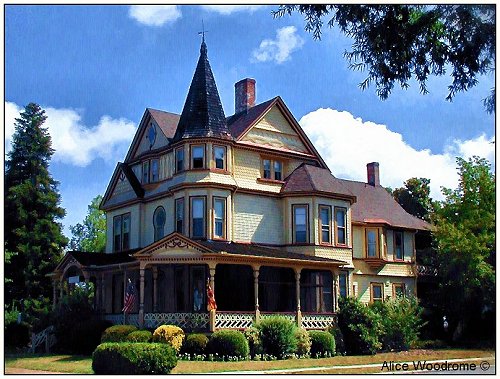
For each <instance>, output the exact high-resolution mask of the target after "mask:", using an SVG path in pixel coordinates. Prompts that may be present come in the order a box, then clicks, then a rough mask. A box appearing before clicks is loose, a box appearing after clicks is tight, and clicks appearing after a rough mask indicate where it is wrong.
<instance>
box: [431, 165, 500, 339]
mask: <svg viewBox="0 0 500 379" xmlns="http://www.w3.org/2000/svg"><path fill="white" fill-rule="evenodd" d="M457 164H458V173H459V176H460V180H459V185H458V188H457V189H455V190H451V189H447V188H444V189H443V194H444V195H445V196H446V199H445V200H444V201H442V202H440V203H439V204H438V207H437V209H436V212H435V215H434V216H433V221H434V223H435V226H436V228H435V231H434V232H433V237H434V239H435V242H436V248H437V252H438V264H439V267H438V270H439V278H440V281H441V282H440V292H441V304H442V305H443V307H444V311H445V314H446V316H447V317H448V320H449V322H450V329H451V330H455V333H454V338H455V339H459V338H460V337H462V338H466V339H471V338H474V337H475V338H480V337H481V332H483V333H484V334H483V336H487V337H492V335H494V332H493V331H494V322H495V318H494V311H495V256H496V251H495V176H494V174H493V173H492V172H491V170H490V165H489V163H488V161H487V160H485V159H480V158H478V157H474V158H471V159H469V160H464V159H462V158H457ZM492 332H493V333H492ZM493 338H494V337H493Z"/></svg>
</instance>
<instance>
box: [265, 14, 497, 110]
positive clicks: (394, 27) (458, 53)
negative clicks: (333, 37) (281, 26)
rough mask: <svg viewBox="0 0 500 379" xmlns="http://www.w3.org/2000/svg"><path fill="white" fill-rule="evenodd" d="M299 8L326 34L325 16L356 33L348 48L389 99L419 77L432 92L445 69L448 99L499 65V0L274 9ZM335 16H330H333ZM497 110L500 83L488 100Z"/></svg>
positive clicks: (356, 66)
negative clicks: (431, 83)
mask: <svg viewBox="0 0 500 379" xmlns="http://www.w3.org/2000/svg"><path fill="white" fill-rule="evenodd" d="M294 11H297V12H299V13H301V14H302V15H304V18H305V30H306V31H307V32H311V33H313V37H314V38H315V39H320V38H321V31H322V27H323V17H324V16H327V15H331V18H330V20H329V21H328V26H329V27H330V28H333V27H334V26H337V27H338V28H339V29H340V31H341V32H342V33H344V34H345V35H346V36H348V37H351V38H353V40H354V41H353V44H352V51H349V52H345V53H344V56H345V58H347V60H348V61H349V63H350V64H349V67H350V68H351V69H353V70H367V71H368V77H367V78H366V79H365V80H364V81H363V82H361V83H360V87H361V89H366V88H368V86H369V85H370V84H372V83H374V84H375V86H376V92H377V95H378V96H379V97H380V98H381V99H383V100H385V99H387V97H388V96H389V95H390V93H391V91H392V90H393V88H394V84H395V83H399V85H400V86H401V88H403V89H407V88H408V87H409V81H410V80H411V79H415V80H416V81H417V82H418V84H419V86H420V91H421V92H422V93H423V94H425V93H427V92H428V90H427V87H426V83H427V79H428V77H429V75H437V76H441V75H445V74H446V72H447V70H448V69H449V70H451V78H452V82H451V83H450V84H449V86H448V96H447V97H446V100H448V101H451V100H452V99H453V98H454V97H455V95H456V94H457V93H458V92H462V91H467V90H469V89H470V88H472V87H474V86H475V85H476V84H477V83H478V80H479V79H478V78H479V76H481V75H483V74H486V73H489V72H494V70H495V40H496V34H495V30H496V23H495V5H494V4H489V5H465V4H464V5H433V6H430V5H393V4H386V5H282V6H280V7H279V8H278V10H277V11H274V12H273V15H274V17H283V16H284V15H286V14H291V13H292V12H294ZM329 17H330V16H329ZM483 103H484V106H485V108H486V110H487V111H488V112H489V113H492V112H494V111H495V89H494V88H493V89H492V90H491V93H490V94H489V95H488V96H487V97H486V98H485V99H484V100H483Z"/></svg>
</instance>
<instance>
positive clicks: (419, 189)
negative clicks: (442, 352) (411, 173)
mask: <svg viewBox="0 0 500 379" xmlns="http://www.w3.org/2000/svg"><path fill="white" fill-rule="evenodd" d="M430 182H431V181H430V179H426V178H410V179H408V180H407V181H406V182H405V183H404V187H400V188H396V189H395V190H394V191H392V196H393V197H394V199H395V200H396V201H397V202H398V203H399V205H401V206H402V207H403V209H404V210H405V211H406V212H408V213H409V214H411V215H413V216H415V217H418V218H420V219H422V220H425V221H429V218H430V214H431V212H432V200H431V198H430V193H431V190H430V188H429V183H430Z"/></svg>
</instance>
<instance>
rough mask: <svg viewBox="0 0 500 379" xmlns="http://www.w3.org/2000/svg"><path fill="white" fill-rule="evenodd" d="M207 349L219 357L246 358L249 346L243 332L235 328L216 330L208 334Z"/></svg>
mask: <svg viewBox="0 0 500 379" xmlns="http://www.w3.org/2000/svg"><path fill="white" fill-rule="evenodd" d="M207 351H208V353H209V354H213V355H215V354H217V355H218V356H219V357H226V358H227V357H239V358H246V357H247V356H248V353H249V347H248V342H247V340H246V338H245V336H244V335H243V333H241V332H239V331H237V330H218V331H216V332H215V333H213V334H212V335H211V336H210V339H209V341H208V345H207Z"/></svg>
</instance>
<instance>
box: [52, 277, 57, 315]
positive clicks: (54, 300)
mask: <svg viewBox="0 0 500 379" xmlns="http://www.w3.org/2000/svg"><path fill="white" fill-rule="evenodd" d="M56 304H57V281H56V280H53V281H52V309H55V308H56Z"/></svg>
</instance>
